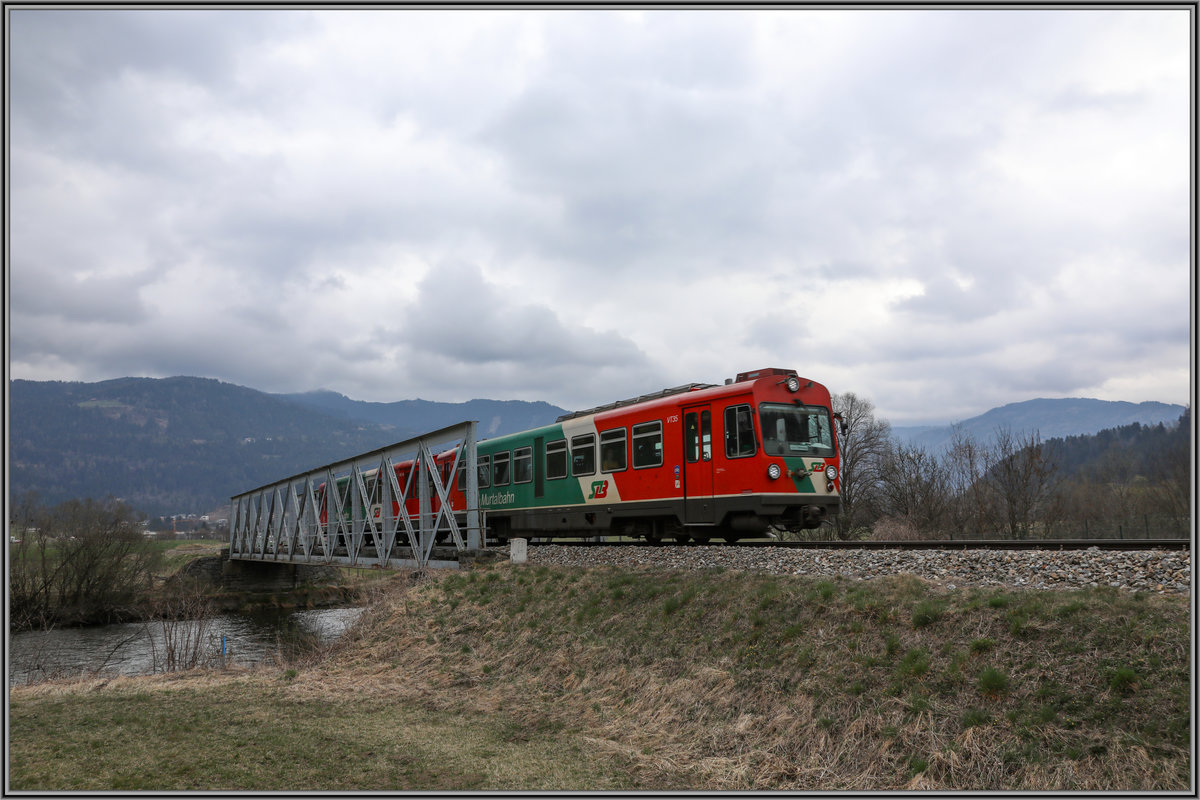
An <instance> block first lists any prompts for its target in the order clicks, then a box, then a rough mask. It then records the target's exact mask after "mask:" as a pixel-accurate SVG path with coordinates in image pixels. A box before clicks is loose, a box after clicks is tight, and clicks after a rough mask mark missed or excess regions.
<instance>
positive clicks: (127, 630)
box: [7, 608, 363, 686]
mask: <svg viewBox="0 0 1200 800" xmlns="http://www.w3.org/2000/svg"><path fill="white" fill-rule="evenodd" d="M362 611H363V609H362V608H320V609H306V610H299V611H296V610H290V611H289V610H283V609H264V610H262V611H256V612H254V613H250V614H229V615H224V616H218V617H210V618H208V619H206V620H203V621H201V622H195V621H190V622H176V623H171V622H163V621H161V620H152V621H149V622H130V623H123V624H119V625H98V626H94V627H87V628H58V629H55V630H49V631H26V632H22V633H16V634H13V633H9V635H8V664H7V666H8V683H9V685H10V686H11V685H14V684H20V683H28V682H30V681H37V680H42V679H45V678H64V677H74V676H78V675H93V674H95V675H105V676H112V675H145V674H149V673H152V672H156V671H163V669H164V666H165V665H166V663H167V660H168V658H170V657H171V655H173V654H182V655H183V657H185V658H189V657H190V656H191V655H193V654H194V655H196V656H198V658H197V660H198V661H199V662H200V663H201V664H204V665H211V666H219V665H221V664H222V663H224V664H228V665H252V664H257V663H260V662H262V661H269V660H272V659H274V658H275V656H276V654H278V653H280V652H281V651H289V650H295V649H297V648H303V647H306V646H310V645H312V644H314V643H315V644H328V643H329V642H332V641H333V640H335V639H336V638H337V637H338V636H340V635H341V634H342V633H343V632H344V631H345V630H346V629H347V628H348V627H349V626H350V624H351V623H353V622H354V621H355V620H356V619H358V616H359V614H361V613H362Z"/></svg>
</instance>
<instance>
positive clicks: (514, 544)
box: [508, 539, 529, 564]
mask: <svg viewBox="0 0 1200 800" xmlns="http://www.w3.org/2000/svg"><path fill="white" fill-rule="evenodd" d="M528 545H529V542H528V541H527V540H525V539H512V540H510V541H509V543H508V560H509V561H511V562H512V563H514V564H524V563H525V561H526V559H527V558H528V553H529V551H528V550H527V547H528Z"/></svg>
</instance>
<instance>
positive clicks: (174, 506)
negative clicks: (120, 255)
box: [8, 377, 1184, 515]
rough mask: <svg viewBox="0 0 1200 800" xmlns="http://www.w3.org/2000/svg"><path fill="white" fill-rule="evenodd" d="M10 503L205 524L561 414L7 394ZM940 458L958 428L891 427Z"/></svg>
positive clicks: (1164, 417)
mask: <svg viewBox="0 0 1200 800" xmlns="http://www.w3.org/2000/svg"><path fill="white" fill-rule="evenodd" d="M1183 411H1184V407H1183V406H1178V405H1167V404H1165V403H1139V404H1134V403H1116V402H1106V401H1101V400H1030V401H1028V402H1025V403H1013V404H1011V405H1007V406H1004V407H1003V408H997V409H993V410H992V411H989V412H987V413H986V414H981V415H980V416H978V417H974V418H972V419H969V420H965V421H964V422H963V423H962V426H963V429H964V430H966V431H967V432H968V433H971V434H972V435H974V436H976V437H978V438H980V439H987V438H988V437H990V436H991V435H992V434H993V433H994V432H995V430H996V428H997V427H1000V426H1007V427H1009V428H1011V429H1012V430H1013V431H1014V432H1023V431H1026V430H1033V429H1037V430H1039V431H1040V432H1041V436H1042V438H1043V439H1050V438H1053V437H1068V436H1078V435H1084V434H1094V433H1096V432H1098V431H1101V430H1106V429H1110V428H1118V427H1121V426H1124V425H1128V424H1130V423H1133V422H1139V423H1141V424H1143V425H1157V424H1158V423H1159V422H1164V423H1166V424H1167V425H1168V426H1171V425H1173V424H1174V423H1175V422H1176V421H1177V420H1178V419H1179V417H1180V415H1181V414H1182V413H1183ZM8 413H9V439H8V448H9V449H8V475H9V489H10V492H11V495H10V496H12V497H16V496H20V495H22V494H24V493H25V492H26V491H30V490H35V491H37V492H38V493H39V494H40V495H41V498H42V499H43V500H44V501H46V502H49V503H57V502H60V501H62V500H66V499H70V498H85V497H94V498H97V499H99V498H103V497H106V496H108V495H112V496H114V497H119V498H122V499H124V500H125V501H127V502H128V503H130V504H131V505H133V506H134V507H135V508H137V509H138V510H140V511H144V512H146V513H148V514H151V515H158V514H176V513H204V512H207V511H209V510H211V509H213V508H217V507H219V506H222V505H224V504H226V503H228V501H229V498H230V496H231V495H233V494H236V493H239V492H243V491H246V490H248V489H253V488H255V487H257V486H261V485H263V484H265V483H270V482H272V481H275V480H278V479H280V478H285V477H287V476H288V475H294V474H296V473H300V472H304V471H307V470H310V469H314V468H316V467H320V466H322V465H324V464H328V463H330V462H333V461H338V460H341V459H343V458H347V457H349V456H352V455H355V454H357V453H362V452H366V451H368V450H373V449H375V448H378V447H383V446H385V445H388V444H392V443H395V442H398V441H402V440H404V439H408V438H411V437H413V436H416V435H418V434H420V433H427V432H430V431H433V430H437V429H439V428H443V427H445V426H447V425H452V424H455V423H458V422H462V421H464V420H469V419H474V420H478V422H479V428H478V430H479V436H480V438H487V437H494V436H499V435H502V434H505V433H513V432H516V431H521V430H526V429H528V428H533V427H537V426H539V425H545V424H549V423H552V422H553V421H554V420H555V419H556V418H557V417H558V416H559V415H561V414H563V413H565V411H564V409H561V408H558V407H556V406H553V405H550V404H548V403H535V402H526V401H519V400H504V401H501V400H471V401H469V402H466V403H435V402H430V401H426V400H403V401H398V402H394V403H367V402H361V401H356V400H351V399H349V398H347V397H345V396H344V395H340V394H338V393H336V392H330V391H321V392H309V393H305V394H290V395H275V394H267V393H264V392H259V391H256V390H254V389H248V388H245V387H242V386H236V385H234V384H230V383H223V382H221V381H217V380H211V379H205V378H187V377H178V378H161V379H154V378H119V379H117V380H111V381H102V382H99V383H65V382H62V381H24V380H17V381H12V382H11V383H10V384H9V406H8ZM893 431H894V433H895V434H896V436H897V438H900V439H903V440H906V441H912V442H916V443H919V444H921V445H922V446H924V447H926V448H927V449H936V448H939V447H942V446H944V444H945V443H946V442H947V441H949V437H950V431H951V429H950V428H949V427H942V428H930V427H926V428H903V427H901V428H894V429H893Z"/></svg>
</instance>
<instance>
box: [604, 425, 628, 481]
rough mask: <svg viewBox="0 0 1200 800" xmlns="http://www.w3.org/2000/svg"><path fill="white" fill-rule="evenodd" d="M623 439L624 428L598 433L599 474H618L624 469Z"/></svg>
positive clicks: (624, 435) (624, 436)
mask: <svg viewBox="0 0 1200 800" xmlns="http://www.w3.org/2000/svg"><path fill="white" fill-rule="evenodd" d="M625 439H626V434H625V429H624V428H614V429H612V430H611V431H601V432H600V471H601V472H620V471H621V470H623V469H625V466H626V462H625Z"/></svg>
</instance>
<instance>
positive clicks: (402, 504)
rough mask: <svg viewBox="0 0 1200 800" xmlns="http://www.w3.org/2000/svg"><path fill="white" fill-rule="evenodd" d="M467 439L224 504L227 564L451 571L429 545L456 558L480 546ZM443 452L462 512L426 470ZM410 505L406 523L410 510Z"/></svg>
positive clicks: (414, 445)
mask: <svg viewBox="0 0 1200 800" xmlns="http://www.w3.org/2000/svg"><path fill="white" fill-rule="evenodd" d="M475 430H476V423H475V422H461V423H459V424H457V425H451V426H449V427H446V428H442V429H441V430H438V431H434V432H432V433H427V434H424V435H422V436H418V437H416V438H415V439H407V440H405V441H403V442H397V443H396V444H393V445H389V446H387V447H382V448H380V449H378V450H372V451H371V452H369V453H363V454H361V455H357V456H353V457H351V458H348V459H345V460H343V461H338V462H335V463H333V464H328V465H326V466H323V467H318V468H317V469H314V470H311V471H309V472H304V473H300V474H298V475H293V476H291V477H290V478H284V479H283V480H280V481H276V482H275V483H270V484H267V485H265V486H260V487H258V488H257V489H252V490H250V491H248V492H243V493H242V494H238V495H234V496H233V497H232V498H230V502H231V516H230V520H229V558H230V559H237V560H242V561H260V562H268V563H270V562H275V563H279V564H308V565H337V566H346V567H365V568H372V567H373V568H379V569H398V568H406V567H407V568H416V569H422V568H425V567H452V568H456V567H457V566H458V562H457V561H456V560H449V559H444V558H442V559H439V558H436V557H434V555H435V554H434V543H435V542H436V541H437V540H438V538H439V537H440V538H443V539H449V540H450V542H452V543H453V546H454V547H455V548H456V549H457V550H458V551H460V552H461V551H463V550H477V549H479V548H480V547H481V546H482V543H483V542H482V540H483V533H482V532H483V518H482V512H481V511H480V509H479V473H478V471H477V464H478V461H477V458H476V448H475V446H476V437H475ZM450 447H455V456H454V464H453V469H451V470H450V472H449V475H450V476H451V478H450V479H451V480H452V479H453V477H452V476H455V475H457V474H458V471H459V470H463V471H465V473H466V475H465V478H466V489H465V495H466V508H461V509H452V508H451V506H450V500H449V490H450V487H449V485H447V484H448V483H449V481H447V482H446V484H444V483H443V481H442V475H441V471H440V469H439V467H438V464H437V463H436V462H435V461H434V454H435V453H438V452H445V451H446V450H448V449H449V448H450ZM435 448H436V449H435ZM400 465H404V466H405V468H406V470H405V471H406V472H407V475H406V477H405V483H404V485H403V486H401V485H400V482H399V480H398V479H397V477H396V467H397V466H400ZM322 485H324V487H325V489H324V491H321V487H322ZM414 499H415V500H416V501H417V503H416V507H417V513H415V514H413V513H411V510H410V503H411V501H412V500H414ZM435 499H436V500H437V503H436V506H437V507H436V510H435V508H434V506H435V503H434V500H435ZM396 509H399V512H398V513H397V511H396ZM322 519H324V520H326V521H327V522H322Z"/></svg>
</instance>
